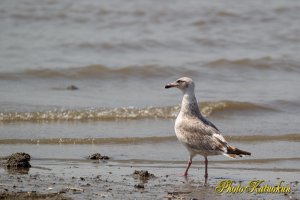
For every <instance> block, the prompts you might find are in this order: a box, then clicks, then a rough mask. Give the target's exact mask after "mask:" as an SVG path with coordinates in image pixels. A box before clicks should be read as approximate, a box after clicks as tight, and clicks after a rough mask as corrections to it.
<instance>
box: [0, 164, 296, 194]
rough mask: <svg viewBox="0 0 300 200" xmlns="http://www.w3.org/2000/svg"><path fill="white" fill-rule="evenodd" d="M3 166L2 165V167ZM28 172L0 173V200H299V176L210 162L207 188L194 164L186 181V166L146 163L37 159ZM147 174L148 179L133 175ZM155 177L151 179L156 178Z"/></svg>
mask: <svg viewBox="0 0 300 200" xmlns="http://www.w3.org/2000/svg"><path fill="white" fill-rule="evenodd" d="M3 162H4V161H2V163H3ZM31 164H32V167H31V168H30V169H29V170H24V169H23V170H20V169H19V170H12V169H10V170H9V169H6V168H5V167H3V165H2V167H1V168H0V172H1V176H0V192H1V193H0V197H1V199H44V198H46V197H47V199H299V198H300V191H299V184H298V181H299V177H297V176H295V175H296V173H298V174H299V172H291V171H289V170H287V171H282V170H280V169H279V170H276V169H273V170H269V169H265V170H255V169H251V167H250V166H248V167H245V168H242V169H237V168H234V167H233V168H232V169H231V168H222V167H217V166H216V162H211V166H210V168H209V174H210V175H209V180H208V185H204V178H203V171H204V169H203V165H202V162H199V161H196V162H195V164H194V166H193V168H192V169H191V170H190V175H189V177H188V178H185V177H183V176H182V175H181V173H182V172H183V170H184V164H185V163H183V162H173V163H172V162H168V161H166V162H158V163H156V164H153V163H149V162H148V163H147V161H146V160H144V161H141V160H131V161H126V162H124V161H123V162H122V161H116V160H113V159H112V160H108V161H102V160H101V161H99V160H96V161H95V160H88V159H69V160H64V159H61V160H59V159H56V160H54V159H33V160H32V161H31ZM142 170H143V171H148V172H149V174H150V176H142V175H139V174H134V173H135V171H142ZM152 174H153V176H152ZM222 180H232V181H235V184H234V185H237V184H240V185H241V186H246V185H247V184H248V183H249V181H251V180H264V181H265V182H264V184H268V185H272V186H276V185H278V183H279V182H280V181H281V180H284V181H285V182H284V183H283V184H282V185H289V186H290V187H291V192H290V193H279V194H270V193H257V192H253V193H247V192H242V193H227V192H226V191H224V192H223V193H222V194H219V193H217V192H216V186H217V185H218V184H219V183H220V181H222Z"/></svg>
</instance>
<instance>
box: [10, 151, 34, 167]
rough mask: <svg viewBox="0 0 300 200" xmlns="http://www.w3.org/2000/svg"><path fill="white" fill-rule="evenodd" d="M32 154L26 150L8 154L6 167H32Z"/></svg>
mask: <svg viewBox="0 0 300 200" xmlns="http://www.w3.org/2000/svg"><path fill="white" fill-rule="evenodd" d="M29 161H30V155H29V154H27V153H24V152H21V153H20V152H18V153H14V154H12V155H10V156H8V159H7V162H6V167H7V168H30V167H31V165H30V163H29Z"/></svg>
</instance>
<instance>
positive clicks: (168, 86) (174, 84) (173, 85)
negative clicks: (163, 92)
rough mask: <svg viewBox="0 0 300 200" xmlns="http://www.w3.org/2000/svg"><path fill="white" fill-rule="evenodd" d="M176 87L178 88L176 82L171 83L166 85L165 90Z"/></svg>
mask: <svg viewBox="0 0 300 200" xmlns="http://www.w3.org/2000/svg"><path fill="white" fill-rule="evenodd" d="M177 86H179V84H178V83H176V82H173V83H169V84H168V85H166V86H165V88H166V89H168V88H172V87H177Z"/></svg>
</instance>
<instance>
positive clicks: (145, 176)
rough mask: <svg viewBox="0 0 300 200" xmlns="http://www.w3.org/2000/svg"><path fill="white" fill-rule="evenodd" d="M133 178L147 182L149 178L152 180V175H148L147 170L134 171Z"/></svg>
mask: <svg viewBox="0 0 300 200" xmlns="http://www.w3.org/2000/svg"><path fill="white" fill-rule="evenodd" d="M133 177H134V178H139V179H142V180H147V179H150V178H154V177H155V176H154V174H151V173H149V172H148V171H147V170H141V171H139V170H135V171H134V172H133Z"/></svg>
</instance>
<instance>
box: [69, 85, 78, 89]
mask: <svg viewBox="0 0 300 200" xmlns="http://www.w3.org/2000/svg"><path fill="white" fill-rule="evenodd" d="M78 89H79V88H78V87H77V86H76V85H69V86H68V87H67V90H78Z"/></svg>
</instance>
